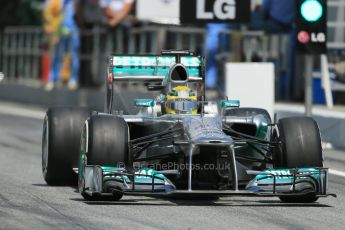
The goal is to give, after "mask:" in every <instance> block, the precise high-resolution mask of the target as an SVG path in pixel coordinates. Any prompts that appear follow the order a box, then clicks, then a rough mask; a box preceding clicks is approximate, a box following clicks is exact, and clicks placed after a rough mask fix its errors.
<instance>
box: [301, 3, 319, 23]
mask: <svg viewBox="0 0 345 230" xmlns="http://www.w3.org/2000/svg"><path fill="white" fill-rule="evenodd" d="M301 14H302V17H303V18H304V19H305V20H307V21H308V22H316V21H317V20H319V19H320V18H321V17H322V14H323V8H322V5H321V3H320V2H319V1H317V0H306V1H305V2H303V3H302V5H301Z"/></svg>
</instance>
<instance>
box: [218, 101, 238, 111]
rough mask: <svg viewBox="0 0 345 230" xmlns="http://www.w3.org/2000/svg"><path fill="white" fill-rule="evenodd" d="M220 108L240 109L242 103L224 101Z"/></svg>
mask: <svg viewBox="0 0 345 230" xmlns="http://www.w3.org/2000/svg"><path fill="white" fill-rule="evenodd" d="M220 107H221V108H222V109H229V108H239V107H240V101H239V100H223V101H221V102H220Z"/></svg>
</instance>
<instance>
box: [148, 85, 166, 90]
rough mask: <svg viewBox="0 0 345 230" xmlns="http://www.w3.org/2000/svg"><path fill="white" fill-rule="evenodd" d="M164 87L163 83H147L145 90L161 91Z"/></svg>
mask: <svg viewBox="0 0 345 230" xmlns="http://www.w3.org/2000/svg"><path fill="white" fill-rule="evenodd" d="M164 88H165V86H164V85H148V86H147V90H148V91H162V90H163V89H164Z"/></svg>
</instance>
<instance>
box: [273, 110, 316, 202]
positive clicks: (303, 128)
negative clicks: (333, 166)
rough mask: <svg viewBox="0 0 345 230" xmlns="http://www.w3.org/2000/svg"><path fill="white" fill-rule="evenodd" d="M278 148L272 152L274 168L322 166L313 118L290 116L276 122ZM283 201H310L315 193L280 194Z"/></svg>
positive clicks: (314, 199)
mask: <svg viewBox="0 0 345 230" xmlns="http://www.w3.org/2000/svg"><path fill="white" fill-rule="evenodd" d="M278 132H279V137H278V141H279V142H280V143H281V144H280V148H279V149H277V150H276V151H275V152H274V153H273V167H274V168H308V167H322V166H323V156H322V146H321V137H320V131H319V128H318V126H317V123H316V121H315V120H314V119H312V118H309V117H290V118H284V119H280V120H279V122H278ZM279 199H280V200H281V201H282V202H285V203H312V202H315V201H317V200H318V197H316V195H315V193H311V194H307V195H303V196H280V197H279Z"/></svg>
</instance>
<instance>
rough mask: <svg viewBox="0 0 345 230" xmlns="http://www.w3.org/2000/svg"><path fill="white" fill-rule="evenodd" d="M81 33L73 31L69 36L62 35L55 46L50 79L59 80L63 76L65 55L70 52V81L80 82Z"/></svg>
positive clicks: (52, 80)
mask: <svg viewBox="0 0 345 230" xmlns="http://www.w3.org/2000/svg"><path fill="white" fill-rule="evenodd" d="M79 47H80V39H79V33H77V32H73V33H71V34H70V35H68V36H61V37H60V38H59V42H58V43H57V44H56V46H55V50H54V56H53V62H52V67H51V70H50V73H49V81H51V82H58V81H59V80H60V77H61V68H62V62H63V56H64V55H66V54H68V53H69V52H70V55H71V76H70V79H69V81H70V82H76V83H77V82H78V79H79V66H80V61H79Z"/></svg>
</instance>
